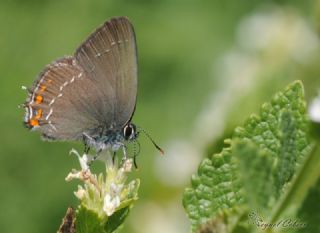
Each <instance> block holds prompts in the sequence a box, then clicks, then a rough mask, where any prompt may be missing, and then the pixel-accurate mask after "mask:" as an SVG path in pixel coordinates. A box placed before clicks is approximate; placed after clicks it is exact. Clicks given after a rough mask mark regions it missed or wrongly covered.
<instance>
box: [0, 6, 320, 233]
mask: <svg viewBox="0 0 320 233" xmlns="http://www.w3.org/2000/svg"><path fill="white" fill-rule="evenodd" d="M319 6H320V5H319V4H318V3H317V2H316V1H301V0H300V1H299V0H291V1H261V0H250V1H249V0H243V1H236V0H233V1H231V0H229V1H213V0H201V1H196V0H170V1H169V0H164V1H147V0H137V1H129V0H126V1H125V0H112V1H107V0H105V1H100V0H92V1H89V0H88V1H85V0H55V1H50V0H42V1H40V0H33V1H18V0H11V1H9V0H1V1H0V75H1V78H0V88H1V89H0V90H1V91H0V101H1V114H0V126H1V135H0V143H1V144H0V202H1V211H0V231H1V232H23V233H27V232H56V230H57V229H58V226H59V225H60V222H61V218H62V217H63V216H64V213H65V211H66V208H67V207H68V206H70V205H73V206H76V205H77V203H78V202H77V200H76V198H75V197H74V195H73V191H75V190H76V188H77V185H78V184H77V183H76V182H71V183H66V182H65V181H64V178H65V176H66V175H67V174H68V172H69V171H70V170H71V169H72V168H77V167H78V161H77V159H76V158H75V157H72V156H68V153H69V151H70V150H71V148H76V149H78V150H82V148H83V147H82V145H81V143H68V142H64V143H49V142H43V141H41V140H40V137H39V134H37V133H32V132H29V131H28V130H27V129H25V128H24V127H23V125H22V120H23V115H24V110H23V109H18V107H17V106H18V104H20V103H22V102H24V99H25V98H26V93H25V92H24V91H22V90H21V85H26V86H31V84H32V82H33V80H34V79H35V77H36V76H37V74H38V73H39V72H40V71H41V70H42V69H43V67H44V66H45V65H46V64H47V63H49V62H51V61H52V60H54V59H56V58H58V57H61V56H64V55H69V54H73V51H74V50H75V49H76V48H77V46H78V45H79V44H80V42H82V41H83V40H84V39H85V38H86V37H87V36H88V35H89V33H91V32H92V31H93V30H94V29H95V28H96V27H98V26H99V25H100V24H102V23H103V22H104V21H105V20H107V19H109V18H111V17H113V16H122V15H124V16H128V17H129V18H130V20H131V21H132V23H133V24H134V26H135V30H136V34H137V43H138V51H139V93H138V103H137V109H136V113H135V116H134V122H135V123H136V124H137V125H139V126H142V127H143V128H145V129H146V130H147V131H148V132H149V133H150V134H151V135H152V136H153V138H154V139H155V140H156V141H157V143H158V144H160V145H161V146H162V147H163V148H164V150H165V151H166V155H165V156H160V155H159V153H158V152H157V151H156V149H155V148H154V147H153V146H152V144H151V143H150V141H148V140H147V139H146V138H145V137H143V136H141V137H140V143H141V153H140V155H139V157H138V164H139V168H140V169H139V170H138V171H135V172H133V174H132V177H139V178H140V179H141V188H140V191H139V197H140V199H139V200H138V202H137V203H136V205H135V206H134V208H133V209H132V212H131V215H130V217H129V219H128V220H127V221H126V222H125V226H124V229H123V230H122V232H127V233H147V232H148V233H150V232H152V233H158V232H159V233H160V232H161V233H162V232H166V233H180V232H181V233H182V232H188V229H189V223H188V220H187V218H186V217H185V214H184V212H183V208H182V205H181V195H182V192H183V189H184V187H186V186H188V185H189V180H190V176H191V174H192V173H193V172H195V170H196V167H197V165H198V163H199V161H200V160H201V159H202V158H203V157H204V156H206V155H208V154H211V153H212V152H217V151H219V150H220V149H221V147H222V146H223V144H222V142H223V139H224V138H226V137H228V136H230V134H231V132H232V129H233V128H234V127H235V126H237V125H239V124H241V123H242V122H243V121H244V119H245V118H247V116H248V115H249V114H250V113H253V112H257V111H258V107H259V106H260V105H261V103H263V102H264V101H267V100H268V99H270V98H271V96H272V95H273V93H275V92H277V91H278V90H281V89H283V88H284V87H285V86H286V85H287V84H288V83H289V82H291V81H292V80H295V79H301V80H303V82H304V84H305V88H306V95H307V98H308V100H310V99H311V98H312V97H314V96H315V95H316V94H317V91H318V88H319V87H320V66H319V64H320V63H319V62H320V53H319V52H320V43H319V38H318V30H319V26H320V24H319V14H318V13H319ZM209 145H210V146H209ZM95 166H96V167H99V164H96V165H95ZM97 169H99V168H97Z"/></svg>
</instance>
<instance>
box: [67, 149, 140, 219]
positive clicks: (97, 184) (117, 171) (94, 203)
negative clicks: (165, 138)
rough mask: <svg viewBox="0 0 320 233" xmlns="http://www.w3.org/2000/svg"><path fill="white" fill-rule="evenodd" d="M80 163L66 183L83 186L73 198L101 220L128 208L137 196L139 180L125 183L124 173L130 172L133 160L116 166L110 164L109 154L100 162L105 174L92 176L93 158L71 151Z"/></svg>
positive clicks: (125, 174)
mask: <svg viewBox="0 0 320 233" xmlns="http://www.w3.org/2000/svg"><path fill="white" fill-rule="evenodd" d="M70 153H72V154H75V155H76V156H77V157H78V159H79V162H80V166H81V170H75V169H73V170H72V171H71V172H70V173H69V174H68V176H67V177H66V181H71V180H73V179H78V180H81V181H83V183H84V184H83V185H79V186H78V190H77V191H76V192H75V196H76V197H77V198H78V199H79V200H80V201H81V206H84V207H85V208H86V209H88V210H92V211H93V212H95V213H96V214H97V215H98V216H99V217H101V218H107V217H109V216H111V215H112V214H113V213H115V212H116V211H118V210H120V209H122V208H125V207H127V206H130V205H131V204H132V202H133V201H134V200H136V199H137V198H138V197H137V191H138V188H139V180H138V179H137V180H133V181H131V182H130V183H129V184H126V183H125V182H126V180H127V174H128V173H129V172H130V171H131V170H132V164H133V161H132V159H126V160H124V161H123V162H122V163H121V165H120V166H119V165H118V163H117V162H116V161H115V162H114V161H112V159H111V156H110V155H109V154H102V155H100V156H99V160H102V161H103V162H104V163H105V165H106V173H105V174H103V173H100V174H98V175H96V174H94V173H92V172H91V170H90V166H89V165H88V164H89V163H90V161H91V160H92V159H93V158H92V156H90V155H87V154H84V155H82V156H81V155H80V154H79V153H78V152H77V151H76V150H74V149H73V150H71V152H70Z"/></svg>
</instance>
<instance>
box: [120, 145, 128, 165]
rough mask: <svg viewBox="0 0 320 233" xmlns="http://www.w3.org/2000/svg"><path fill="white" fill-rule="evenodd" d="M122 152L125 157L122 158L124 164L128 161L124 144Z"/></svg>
mask: <svg viewBox="0 0 320 233" xmlns="http://www.w3.org/2000/svg"><path fill="white" fill-rule="evenodd" d="M121 147H122V152H123V157H122V162H124V161H126V160H127V148H126V146H125V145H124V144H122V146H121Z"/></svg>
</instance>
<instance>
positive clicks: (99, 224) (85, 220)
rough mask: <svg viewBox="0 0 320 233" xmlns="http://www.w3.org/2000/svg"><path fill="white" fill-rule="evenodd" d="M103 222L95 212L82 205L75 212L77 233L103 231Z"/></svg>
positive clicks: (99, 232) (100, 232) (97, 232)
mask: <svg viewBox="0 0 320 233" xmlns="http://www.w3.org/2000/svg"><path fill="white" fill-rule="evenodd" d="M104 222H105V221H104V220H103V219H101V218H99V217H98V215H97V214H96V213H95V212H93V211H92V210H88V209H87V208H85V207H83V206H80V207H79V208H78V210H77V212H76V231H77V233H104V232H105V230H104V228H103V223H104Z"/></svg>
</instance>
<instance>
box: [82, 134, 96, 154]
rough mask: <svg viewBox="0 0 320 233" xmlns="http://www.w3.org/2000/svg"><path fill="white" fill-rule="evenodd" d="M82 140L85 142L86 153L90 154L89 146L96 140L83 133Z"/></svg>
mask: <svg viewBox="0 0 320 233" xmlns="http://www.w3.org/2000/svg"><path fill="white" fill-rule="evenodd" d="M82 140H83V144H84V153H85V154H88V153H89V151H90V146H89V145H90V144H92V143H93V142H94V139H93V138H92V137H90V136H89V135H88V134H86V133H83V135H82Z"/></svg>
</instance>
